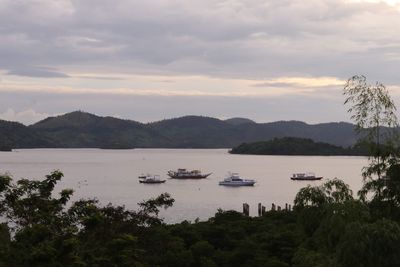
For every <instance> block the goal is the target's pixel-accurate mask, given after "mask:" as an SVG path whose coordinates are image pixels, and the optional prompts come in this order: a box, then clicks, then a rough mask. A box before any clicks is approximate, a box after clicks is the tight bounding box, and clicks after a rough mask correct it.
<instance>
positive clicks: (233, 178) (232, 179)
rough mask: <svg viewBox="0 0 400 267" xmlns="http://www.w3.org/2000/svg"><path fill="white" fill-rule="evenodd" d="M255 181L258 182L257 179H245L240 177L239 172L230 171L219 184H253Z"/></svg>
mask: <svg viewBox="0 0 400 267" xmlns="http://www.w3.org/2000/svg"><path fill="white" fill-rule="evenodd" d="M255 183H256V181H255V180H252V179H243V178H240V176H239V174H237V173H230V174H228V176H227V177H226V178H225V179H224V180H223V181H221V182H219V185H226V186H253V185H254V184H255Z"/></svg>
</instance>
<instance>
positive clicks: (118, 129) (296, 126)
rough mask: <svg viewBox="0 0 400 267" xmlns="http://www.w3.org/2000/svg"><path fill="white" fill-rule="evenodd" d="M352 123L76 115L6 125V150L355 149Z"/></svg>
mask: <svg viewBox="0 0 400 267" xmlns="http://www.w3.org/2000/svg"><path fill="white" fill-rule="evenodd" d="M353 128H354V125H352V124H350V123H323V124H316V125H309V124H306V123H303V122H298V121H279V122H272V123H255V122H251V121H249V120H246V119H238V118H236V119H229V120H225V121H224V120H219V119H214V118H209V117H201V116H185V117H181V118H176V119H169V120H163V121H159V122H154V123H148V124H143V123H139V122H135V121H132V120H122V119H118V118H112V117H100V116H96V115H93V114H89V113H85V112H80V111H76V112H71V113H67V114H64V115H61V116H57V117H49V118H47V119H44V120H42V121H40V122H38V123H35V124H33V125H31V126H24V125H22V124H19V123H11V122H5V121H0V146H2V145H7V146H11V147H12V148H32V147H48V148H51V147H56V148H115V149H122V148H136V147H143V148H145V147H157V148H160V147H164V148H170V147H174V148H230V147H234V146H237V145H239V144H241V143H243V142H254V141H258V140H270V139H272V138H275V137H284V136H293V137H301V138H311V139H313V140H315V141H321V142H327V143H331V144H335V145H341V146H349V145H352V144H354V143H355V142H356V140H357V138H356V135H355V134H354V131H353Z"/></svg>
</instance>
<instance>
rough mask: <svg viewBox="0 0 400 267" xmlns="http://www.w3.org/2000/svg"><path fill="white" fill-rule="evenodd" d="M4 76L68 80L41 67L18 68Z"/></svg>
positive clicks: (64, 76)
mask: <svg viewBox="0 0 400 267" xmlns="http://www.w3.org/2000/svg"><path fill="white" fill-rule="evenodd" d="M6 74H8V75H19V76H28V77H40V78H69V76H68V75H67V74H65V73H61V72H58V71H55V70H53V69H49V68H43V67H18V68H16V69H11V70H9V71H8V72H7V73H6Z"/></svg>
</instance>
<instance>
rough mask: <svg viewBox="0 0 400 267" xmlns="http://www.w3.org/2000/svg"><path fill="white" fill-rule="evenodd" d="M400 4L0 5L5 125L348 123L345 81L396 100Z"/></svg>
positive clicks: (50, 1) (57, 1)
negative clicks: (59, 119)
mask: <svg viewBox="0 0 400 267" xmlns="http://www.w3.org/2000/svg"><path fill="white" fill-rule="evenodd" d="M399 70H400V0H399V1H396V0H386V1H379V0H279V1H277V0H267V1H263V0H226V1H219V0H147V1H143V0H141V1H136V0H112V1H111V0H0V119H5V120H12V121H19V122H22V123H24V124H26V125H29V124H32V123H34V122H37V121H39V120H41V119H43V118H45V117H47V116H54V115H59V114H63V113H67V112H71V111H75V110H82V111H87V112H90V113H94V114H97V115H101V116H115V117H120V118H124V119H133V120H137V121H140V122H149V121H157V120H162V119H167V118H173V117H180V116H184V115H202V116H211V117H216V118H220V119H226V118H231V117H246V118H250V119H253V120H255V121H257V122H270V121H277V120H301V121H305V122H308V123H320V122H331V121H349V117H350V116H349V114H347V113H346V107H345V106H343V101H344V96H343V95H342V91H343V86H344V83H345V82H346V80H347V79H348V78H350V77H351V76H353V75H356V74H363V75H365V76H366V77H367V79H368V81H369V82H371V83H375V82H376V81H379V82H382V83H383V84H385V85H386V86H387V88H388V89H389V91H390V94H391V95H392V97H393V98H394V100H395V102H396V103H400V75H399Z"/></svg>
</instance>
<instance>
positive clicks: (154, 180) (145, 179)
mask: <svg viewBox="0 0 400 267" xmlns="http://www.w3.org/2000/svg"><path fill="white" fill-rule="evenodd" d="M165 181H166V180H162V179H160V176H159V175H150V174H147V175H140V176H139V183H142V184H162V183H165Z"/></svg>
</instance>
